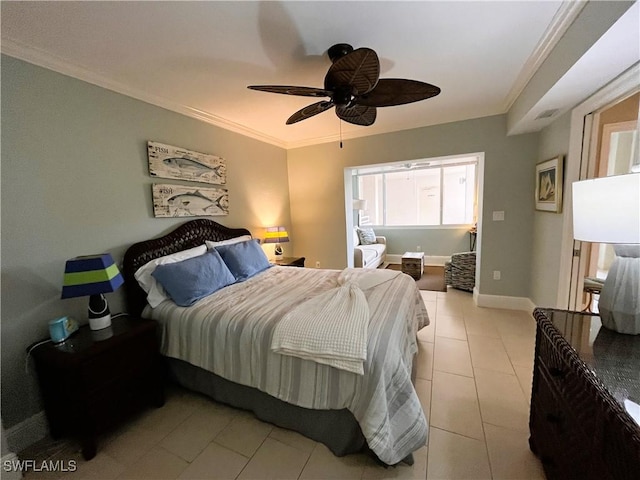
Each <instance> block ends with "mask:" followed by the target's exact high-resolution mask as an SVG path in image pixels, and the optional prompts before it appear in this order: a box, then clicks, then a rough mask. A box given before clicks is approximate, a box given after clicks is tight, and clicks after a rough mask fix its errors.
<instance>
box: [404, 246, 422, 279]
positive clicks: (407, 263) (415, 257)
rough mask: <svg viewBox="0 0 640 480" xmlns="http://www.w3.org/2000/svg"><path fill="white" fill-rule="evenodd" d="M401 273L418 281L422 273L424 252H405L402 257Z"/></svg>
mask: <svg viewBox="0 0 640 480" xmlns="http://www.w3.org/2000/svg"><path fill="white" fill-rule="evenodd" d="M402 273H406V274H408V275H411V276H412V277H413V278H414V279H416V280H420V277H422V274H423V273H424V252H405V254H404V255H402Z"/></svg>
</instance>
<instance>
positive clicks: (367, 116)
mask: <svg viewBox="0 0 640 480" xmlns="http://www.w3.org/2000/svg"><path fill="white" fill-rule="evenodd" d="M336 115H338V117H340V118H341V119H342V120H344V121H345V122H349V123H353V124H354V125H363V126H365V127H368V126H369V125H373V122H375V121H376V107H365V106H364V105H353V106H351V107H347V106H344V105H338V106H336Z"/></svg>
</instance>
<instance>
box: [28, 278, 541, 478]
mask: <svg viewBox="0 0 640 480" xmlns="http://www.w3.org/2000/svg"><path fill="white" fill-rule="evenodd" d="M422 294H423V298H424V300H425V304H426V306H427V309H428V311H429V315H430V318H431V325H430V326H429V327H427V328H424V329H423V330H421V331H420V332H419V334H418V337H419V341H420V351H419V358H418V371H417V377H418V378H417V382H416V390H417V392H418V396H419V397H420V400H421V402H422V405H423V407H424V410H425V412H426V415H427V418H428V420H429V425H430V430H429V442H428V446H425V447H423V448H422V449H420V450H419V451H418V452H417V453H416V454H415V455H414V456H415V464H414V465H413V466H412V467H409V466H406V465H401V466H398V467H395V468H386V469H385V468H383V467H381V466H379V465H377V464H376V463H375V462H374V461H373V460H372V459H371V458H369V457H368V456H366V455H349V456H347V457H343V458H338V457H335V456H334V455H333V454H331V452H330V451H329V450H328V449H327V448H326V447H325V446H324V445H322V444H319V443H316V442H314V441H312V440H309V439H307V438H305V437H303V436H301V435H299V434H297V433H294V432H291V431H288V430H283V429H280V428H278V427H274V426H272V425H270V424H267V423H263V422H261V421H259V420H256V419H255V418H254V417H253V416H252V415H251V414H249V413H246V412H242V411H238V410H235V409H232V408H229V407H225V406H223V405H219V404H216V403H214V402H212V401H210V400H209V399H207V398H205V397H203V396H200V395H197V394H194V393H191V392H188V391H186V390H182V389H179V388H177V387H176V388H172V389H171V390H170V391H169V392H168V398H167V403H166V404H165V406H164V407H163V408H160V409H157V410H149V411H147V412H145V413H143V414H141V415H140V416H139V417H137V418H136V419H134V420H133V421H132V422H130V423H129V424H127V425H126V426H125V427H123V428H121V429H120V430H118V431H115V432H113V433H111V434H109V435H107V436H106V437H103V438H101V439H100V443H99V448H98V454H97V455H96V457H95V458H94V459H93V460H91V461H90V462H85V461H84V460H83V459H82V457H81V455H80V453H79V452H78V447H77V445H75V444H66V443H63V442H58V443H55V442H51V441H49V442H47V441H46V440H45V441H43V442H41V443H39V444H38V445H35V446H33V447H31V448H30V449H28V451H25V452H22V454H21V458H22V459H27V458H29V459H34V460H36V464H38V463H37V461H39V460H42V459H46V458H49V459H52V460H61V461H62V463H61V465H69V463H68V462H69V461H70V460H74V461H75V462H76V465H77V469H76V471H74V472H67V473H65V474H63V475H61V474H60V473H53V472H33V471H31V472H27V474H26V475H25V478H26V479H39V478H43V479H53V478H64V479H65V480H66V479H73V478H78V479H98V478H100V479H116V478H117V479H124V478H139V479H145V478H146V479H239V480H240V479H278V480H280V479H301V480H307V479H323V480H324V479H333V478H336V479H338V478H341V479H383V478H412V479H416V478H420V479H467V478H468V479H490V478H493V479H531V478H544V473H543V471H542V468H541V464H540V462H539V461H538V460H537V459H536V458H535V457H534V456H533V454H532V453H531V452H530V451H529V448H528V443H527V439H528V413H529V398H530V392H531V372H532V370H533V368H532V366H533V350H534V337H535V323H534V320H533V318H532V317H531V315H529V314H527V313H525V312H518V311H510V310H496V309H489V308H478V307H476V306H474V304H473V300H472V297H471V294H469V293H466V292H461V291H458V290H452V289H450V290H449V292H447V293H436V292H426V291H425V292H422ZM65 462H66V463H65Z"/></svg>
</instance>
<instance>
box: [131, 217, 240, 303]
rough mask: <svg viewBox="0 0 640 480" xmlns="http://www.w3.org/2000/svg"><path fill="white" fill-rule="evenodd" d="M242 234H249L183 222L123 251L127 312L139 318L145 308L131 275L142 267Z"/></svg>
mask: <svg viewBox="0 0 640 480" xmlns="http://www.w3.org/2000/svg"><path fill="white" fill-rule="evenodd" d="M241 235H251V232H249V230H247V229H246V228H228V227H225V226H224V225H220V224H219V223H216V222H214V221H213V220H208V219H204V218H200V219H197V220H191V221H189V222H186V223H183V224H182V225H180V226H179V227H177V228H176V229H175V230H173V231H171V232H169V233H167V234H166V235H163V236H162V237H159V238H153V239H151V240H145V241H143V242H138V243H134V244H133V245H131V246H130V247H129V248H128V249H127V251H126V252H125V254H124V259H123V262H122V275H123V276H124V285H125V293H126V297H127V311H128V312H129V313H130V314H131V315H140V314H141V313H142V310H143V309H144V307H145V306H146V305H147V294H146V293H145V291H144V290H142V288H140V285H138V282H137V281H136V279H135V276H134V275H135V273H136V271H137V270H138V269H139V268H140V267H141V266H143V265H145V264H146V263H147V262H150V261H151V260H153V259H155V258H159V257H163V256H165V255H170V254H172V253H176V252H179V251H181V250H187V249H189V248H193V247H197V246H199V245H202V244H203V243H204V242H205V240H211V241H214V242H219V241H221V240H227V239H229V238H234V237H239V236H241Z"/></svg>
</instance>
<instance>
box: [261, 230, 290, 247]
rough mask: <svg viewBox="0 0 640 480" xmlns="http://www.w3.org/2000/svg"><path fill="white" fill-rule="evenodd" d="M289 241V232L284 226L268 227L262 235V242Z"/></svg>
mask: <svg viewBox="0 0 640 480" xmlns="http://www.w3.org/2000/svg"><path fill="white" fill-rule="evenodd" d="M288 241H289V234H288V233H287V229H286V228H285V227H268V228H267V233H266V234H265V236H264V243H286V242H288Z"/></svg>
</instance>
